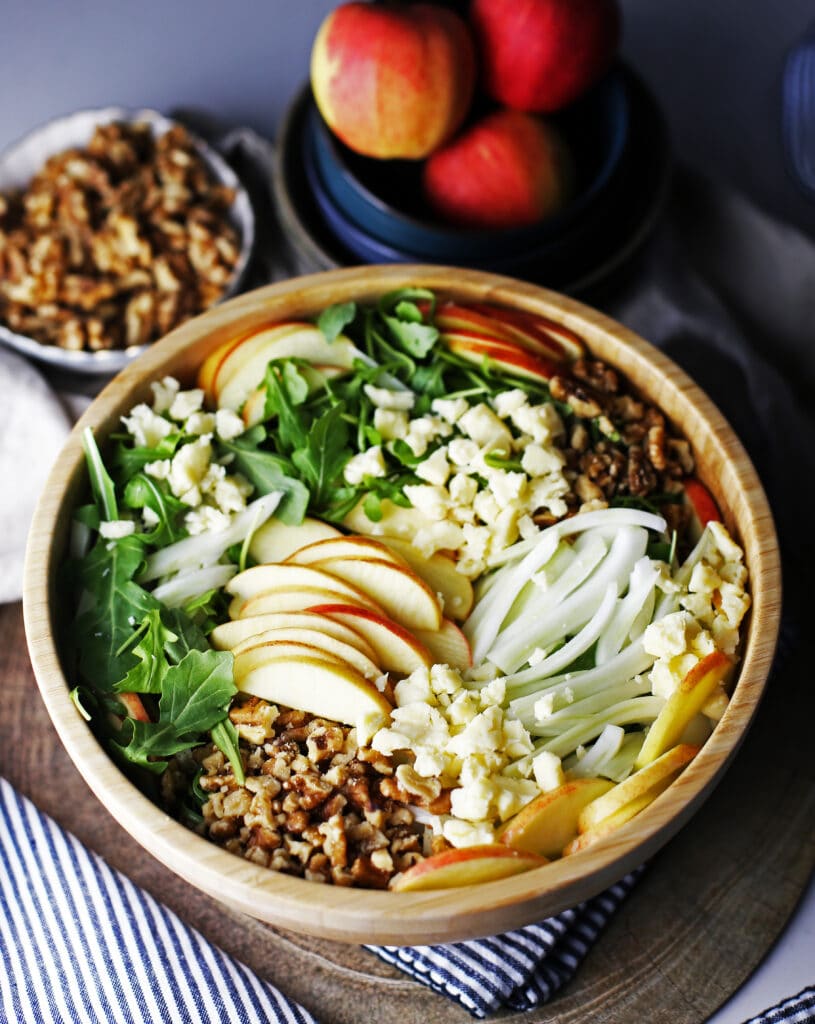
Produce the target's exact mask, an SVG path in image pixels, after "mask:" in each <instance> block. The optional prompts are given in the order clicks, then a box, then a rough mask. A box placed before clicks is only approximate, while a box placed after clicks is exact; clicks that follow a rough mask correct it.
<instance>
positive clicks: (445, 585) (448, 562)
mask: <svg viewBox="0 0 815 1024" xmlns="http://www.w3.org/2000/svg"><path fill="white" fill-rule="evenodd" d="M381 542H382V543H383V544H384V545H386V546H387V547H389V548H390V549H391V550H392V551H395V552H396V554H397V555H400V556H401V557H402V558H403V559H404V560H405V561H406V562H407V564H408V565H409V566H410V567H411V569H413V571H414V572H415V573H417V575H419V576H421V578H422V579H423V580H424V581H425V583H426V584H427V585H428V587H430V589H431V590H432V591H433V593H434V594H441V595H442V599H443V601H444V614H445V615H447V616H448V617H449V618H451V619H458V621H459V622H463V620H464V619H466V618H467V616H468V615H469V614H470V612H471V611H472V607H473V600H474V597H473V585H472V583H471V582H470V580H469V579H468V578H467V577H466V576H463V575H462V574H461V573H460V572H459V571H458V569H456V563H455V561H454V560H453V559H452V558H450V557H448V556H447V555H442V554H439V553H438V552H437V553H436V554H433V555H430V557H427V556H426V555H423V554H422V553H421V552H420V551H417V550H416V548H414V547H413V545H412V544H411V543H410V542H409V541H407V540H404V539H402V538H400V537H382V538H381Z"/></svg>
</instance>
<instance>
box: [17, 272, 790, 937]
mask: <svg viewBox="0 0 815 1024" xmlns="http://www.w3.org/2000/svg"><path fill="white" fill-rule="evenodd" d="M408 282H410V283H411V284H413V285H421V286H424V287H428V288H432V289H435V290H436V291H438V292H443V293H448V294H449V293H453V294H455V293H456V292H458V297H459V298H461V299H463V300H465V301H466V300H467V299H470V300H476V299H479V300H481V301H490V302H494V303H498V304H503V305H510V306H515V307H518V308H522V309H529V310H532V311H535V312H538V313H541V314H543V315H546V316H549V317H550V318H552V319H555V320H557V321H559V322H562V323H564V324H565V325H567V326H569V327H571V328H572V329H574V330H577V331H578V332H580V333H581V334H582V335H583V337H584V338H585V340H586V342H587V344H588V346H589V348H590V349H591V350H592V351H596V352H598V354H599V355H601V356H602V358H604V359H608V361H609V362H611V363H612V364H613V365H617V366H621V365H622V366H624V371H625V373H626V374H627V376H628V377H629V379H630V380H631V381H632V382H633V383H634V385H635V386H639V387H643V390H644V391H645V393H646V394H647V395H648V396H649V397H650V398H651V399H652V400H653V401H655V402H656V403H657V404H658V405H660V407H662V408H665V407H666V406H669V407H670V406H673V407H676V408H680V409H682V412H683V421H682V422H683V427H684V429H685V433H686V436H688V437H689V438H690V437H693V438H694V439H696V438H697V433H698V432H700V436H699V438H698V444H695V447H696V448H697V449H698V448H699V447H700V446H701V445H702V444H704V446H705V458H706V468H707V473H706V474H704V475H705V477H706V479H707V481H708V483H709V485H710V486H711V488H712V489H713V490H714V492H715V497H716V498H717V500H719V502H720V506H721V508H722V511H723V514H724V518H725V521H726V522H730V524H731V525H732V524H733V523H734V522H737V523H738V524H739V534H740V539H741V542H742V544H743V545H744V548H745V554H746V558H747V563H748V565H749V568H750V574H751V594H752V599H753V607H752V610H751V613H750V615H751V617H750V623H749V628H748V631H747V636H746V642H745V644H744V649H743V653H742V658H741V662H740V670H739V677H738V683H737V685H736V687H735V690H734V692H733V695H732V697H731V700H730V703H729V705H728V708H727V710H726V712H725V714H724V716H723V718H722V719H721V721H720V722H719V723H718V725H717V726H716V728H715V730H714V732H713V733H712V735H711V736H710V738H709V739H708V740H707V742H706V743H705V745H704V746H703V748H702V750H701V751H700V753H699V754H698V755H697V757H696V758H695V759H694V761H693V762H691V764H690V765H689V767H688V768H687V769H686V770H685V771H684V772H683V773H682V775H681V776H680V777H679V778H678V780H677V781H676V782H674V783H673V784H672V785H671V786H670V787H669V789H668V790H667V791H666V792H665V793H663V794H662V795H661V796H660V797H659V798H657V800H655V801H654V802H653V803H652V804H651V805H650V806H649V807H647V808H646V809H645V810H643V811H642V812H641V813H640V814H639V815H638V816H637V817H636V818H635V819H633V820H632V821H631V822H629V823H627V824H626V825H624V826H622V827H621V828H620V829H618V830H617V831H616V832H615V833H613V834H612V835H611V836H609V837H607V838H606V839H605V840H601V841H599V842H598V843H596V844H595V845H593V846H592V847H590V848H588V849H587V850H585V851H583V852H581V853H579V854H575V855H573V856H571V857H568V858H564V859H562V860H559V861H554V862H552V863H551V864H549V865H547V866H546V867H542V868H538V869H535V870H533V871H530V872H527V873H525V874H521V875H517V876H515V877H514V878H509V879H504V880H501V881H497V882H489V883H484V884H481V885H478V886H471V887H468V888H460V889H446V890H439V891H436V892H420V893H392V892H375V891H373V892H372V891H367V890H359V889H343V888H339V887H335V886H317V885H315V884H314V883H310V882H307V881H305V880H303V879H298V878H292V877H289V876H285V875H280V874H278V873H276V872H273V871H270V870H268V869H267V868H263V867H260V866H258V865H254V864H251V863H250V862H248V861H246V860H243V859H242V858H239V857H236V856H234V855H233V854H230V853H228V852H227V851H225V850H223V849H221V848H220V847H217V846H215V845H214V844H213V843H210V842H209V841H207V840H205V839H203V838H202V837H199V836H196V835H194V834H193V833H191V832H189V831H188V830H187V829H186V828H185V827H184V826H183V825H181V824H180V823H178V822H176V821H175V820H174V819H172V818H170V816H169V815H168V814H166V813H165V812H164V811H162V810H161V809H160V808H159V807H157V806H156V805H155V804H153V803H152V802H151V801H150V800H149V799H148V798H147V797H146V796H144V795H143V794H142V793H141V792H140V791H139V790H138V789H137V787H136V786H135V784H133V783H131V782H130V781H129V780H128V779H127V778H126V776H125V775H124V774H123V773H122V772H121V771H120V770H119V769H118V767H117V766H116V765H115V764H114V762H113V761H112V760H111V759H110V758H109V756H108V755H107V754H106V753H105V751H104V750H103V748H102V747H101V746H100V745H99V743H98V742H97V741H96V739H95V737H94V736H93V734H92V733H91V731H90V729H89V727H88V725H87V724H86V723H85V721H84V720H83V719H82V718H81V717H80V714H79V712H78V711H77V710H76V708H75V707H74V706H73V704H72V702H71V701H70V700H69V699H67V694H68V683H67V680H66V678H65V675H64V674H63V669H62V666H61V662H60V658H59V654H58V650H57V646H56V639H55V614H54V608H53V602H54V597H55V582H56V569H57V560H58V558H60V557H62V556H63V553H64V546H65V540H66V533H67V521H68V517H67V515H66V512H67V511H68V510H69V509H70V508H71V507H73V505H74V504H75V502H76V500H77V497H78V491H79V488H80V486H81V485H82V482H83V478H84V468H83V453H82V445H81V432H82V430H83V429H84V428H85V427H86V426H90V427H93V428H98V427H100V426H101V425H103V424H104V423H105V421H106V420H107V421H109V422H108V426H107V430H110V426H111V423H114V422H115V419H116V418H117V417H118V416H120V415H122V413H123V412H125V411H127V409H129V408H130V406H131V404H132V403H133V402H134V401H137V400H140V399H141V398H142V397H143V396H146V393H147V392H148V391H149V388H148V383H147V382H148V381H149V380H153V379H157V378H159V377H161V376H163V375H164V374H165V373H167V372H169V371H170V368H171V367H172V369H173V371H174V372H176V373H178V374H180V375H181V376H182V377H183V376H186V375H189V376H190V377H192V375H193V373H194V370H195V368H196V367H197V366H198V365H199V364H200V362H201V361H202V359H203V358H204V357H205V356H206V354H207V353H208V351H211V350H212V349H213V348H214V347H215V346H216V345H217V344H218V342H219V341H220V340H223V338H224V336H225V335H226V334H227V333H231V332H234V331H235V330H241V329H243V328H244V326H245V325H247V324H257V323H260V322H262V321H263V320H266V321H268V320H270V319H275V318H278V317H282V316H297V315H300V316H306V315H308V314H309V313H314V312H316V311H317V310H319V309H321V308H323V307H324V306H326V305H329V304H330V303H332V302H335V301H346V300H348V299H350V298H356V299H357V300H358V301H368V300H370V299H372V298H374V297H375V296H377V295H379V294H381V293H382V292H384V291H388V290H391V289H392V288H395V287H399V286H400V285H404V284H406V283H408ZM298 311H299V312H298ZM598 350H599V351H598ZM780 587H781V570H780V558H779V549H778V542H777V537H776V533H775V527H774V523H773V518H772V514H771V511H770V508H769V504H768V502H767V498H766V496H765V494H764V491H763V488H762V486H761V482H760V480H759V478H758V475H757V474H756V471H755V469H754V467H753V465H752V463H751V462H750V460H749V458H748V457H747V455H746V453H745V451H744V448H743V447H742V445H741V442H740V441H739V440H738V438H737V437H736V435H735V434H734V432H733V430H732V428H731V427H730V426H729V425H728V423H727V422H726V420H725V419H724V417H723V416H722V414H721V413H720V412H719V411H718V409H717V408H716V407H715V405H714V404H713V402H712V401H711V400H710V399H709V398H708V397H707V395H706V394H705V393H704V392H703V391H702V390H701V388H699V387H698V386H697V385H696V384H694V383H693V382H692V381H691V379H690V378H689V377H688V376H687V375H686V374H685V373H684V371H682V370H680V369H679V368H678V367H677V366H676V364H674V363H673V362H672V360H670V359H669V358H668V357H667V356H666V355H665V354H664V353H662V352H661V351H660V350H658V349H656V348H655V347H654V346H652V345H651V344H650V343H648V342H646V341H645V340H644V339H642V338H640V337H639V336H638V335H636V334H634V333H633V332H632V331H630V330H628V329H627V328H625V327H623V326H622V325H620V324H618V323H616V322H615V321H613V320H612V319H610V318H609V317H606V316H605V315H603V314H601V313H598V312H596V311H595V310H593V309H590V308H589V307H587V306H584V305H583V304H581V303H579V302H577V301H576V300H574V299H571V298H567V297H565V296H561V295H559V294H557V293H554V292H552V291H549V290H547V289H544V288H541V287H540V286H537V285H532V284H528V283H525V282H521V281H517V280H515V279H513V278H508V277H504V276H500V275H496V274H487V273H483V272H479V271H472V270H461V269H459V268H451V267H439V266H434V265H423V264H416V265H411V264H407V265H402V264H400V265H398V266H392V265H385V266H379V267H377V266H375V267H355V268H346V269H340V270H334V271H328V272H323V273H319V274H313V275H309V276H306V277H301V278H293V279H290V280H287V281H284V282H281V283H278V284H273V285H268V286H266V287H264V288H260V289H257V290H256V291H254V292H249V293H247V294H245V295H242V296H239V297H238V298H235V299H233V300H231V301H230V302H228V303H225V304H224V305H221V306H217V307H214V308H213V309H211V310H209V311H208V312H206V313H205V314H202V315H201V316H199V317H196V318H195V319H193V320H190V321H188V322H187V323H185V324H183V325H181V326H180V327H178V328H176V329H175V330H174V331H173V332H172V333H171V334H170V335H168V336H167V337H166V338H164V339H163V340H161V341H159V342H157V343H155V344H154V345H153V346H152V347H151V348H150V349H149V350H148V351H147V352H146V353H145V354H144V355H142V356H141V357H140V359H139V360H138V361H137V362H135V363H131V364H130V365H128V366H127V367H126V369H125V370H124V371H123V372H122V373H121V374H120V375H119V376H118V377H117V378H116V379H115V380H114V381H113V382H111V383H110V384H108V386H107V387H106V388H105V389H104V390H103V391H102V392H101V394H100V395H99V397H98V398H97V399H96V400H95V401H94V402H93V403H92V405H91V406H90V407H89V408H88V410H87V411H86V412H85V414H84V415H83V416H82V418H81V419H80V420H79V422H78V423H77V425H76V426H75V428H74V430H73V431H72V433H71V435H70V437H69V438H68V441H67V442H66V445H65V447H64V449H63V451H62V453H61V455H60V457H59V459H58V461H57V463H56V465H55V466H54V468H53V470H52V472H51V474H50V477H49V480H48V483H47V484H46V487H45V490H44V492H43V495H42V497H41V498H40V501H39V504H38V506H37V508H36V511H35V514H34V519H33V523H32V528H31V532H30V535H29V542H28V547H27V552H26V565H25V577H24V595H23V609H24V620H25V629H26V637H27V642H28V647H29V653H30V656H31V661H32V665H33V668H34V673H35V676H36V679H37V683H38V686H39V688H40V692H41V694H42V697H43V700H44V702H45V704H46V707H47V709H48V712H49V715H50V716H51V719H52V721H53V723H54V726H55V728H56V730H57V732H58V734H59V736H60V738H61V740H62V742H63V744H64V745H65V747H66V749H67V751H68V753H69V756H70V757H71V759H72V760H73V762H74V764H75V765H76V767H77V768H78V770H79V771H80V773H81V774H82V775H83V776H84V778H85V780H86V781H87V782H88V784H89V785H90V786H91V788H92V789H93V790H94V792H96V794H97V795H98V796H100V799H102V798H103V797H104V805H105V807H106V809H107V810H108V811H109V812H110V813H111V814H112V815H113V816H114V817H115V818H116V819H117V821H118V822H119V823H120V824H121V825H122V826H123V827H124V828H125V829H126V830H127V831H128V832H130V834H131V835H132V836H133V837H134V838H135V839H136V840H137V841H138V842H139V843H140V844H141V845H142V846H145V847H146V849H148V850H149V852H150V853H152V854H153V856H155V857H156V858H157V859H158V860H160V861H161V862H162V863H163V864H165V865H166V866H167V867H168V868H170V869H171V870H172V871H174V872H175V873H177V874H179V875H181V876H182V877H183V878H185V879H186V880H187V881H189V882H190V883H191V884H193V885H195V886H196V887H198V888H200V889H202V890H203V891H205V892H207V893H208V894H209V895H211V896H213V897H215V898H216V899H218V900H220V901H222V902H224V903H226V904H228V905H229V906H230V907H232V908H233V909H237V910H240V911H242V912H244V913H246V914H248V915H250V916H252V917H256V918H259V919H260V920H263V921H266V922H268V923H270V924H274V925H276V926H280V927H284V928H289V929H291V930H293V931H297V932H302V933H306V934H311V935H317V936H322V937H325V938H329V939H333V940H338V941H344V942H354V943H371V942H377V943H389V944H395V945H406V944H413V943H428V942H440V941H452V940H459V939H465V938H472V937H475V936H482V935H487V934H494V933H495V932H497V931H505V930H507V929H509V928H516V927H520V926H522V925H525V924H528V923H530V922H532V921H539V920H541V919H542V918H544V917H548V916H550V915H552V914H554V913H558V912H560V911H562V910H564V909H566V908H567V907H570V906H573V905H574V904H576V903H578V902H581V901H583V900H585V899H588V898H590V897H591V896H593V895H596V894H597V893H599V892H601V891H602V890H603V889H605V888H607V887H608V886H609V885H611V884H613V883H614V882H616V881H618V880H619V879H620V878H621V877H622V876H623V875H625V874H626V873H627V872H628V871H630V870H632V869H633V868H635V867H637V866H638V865H639V864H641V863H642V862H644V861H645V860H647V859H648V858H649V857H650V856H651V855H652V854H654V853H655V852H656V851H657V850H658V849H659V848H660V847H661V846H662V845H663V844H664V843H665V842H667V841H668V839H670V837H671V836H672V835H674V834H675V833H676V832H677V831H678V830H679V829H680V828H681V827H682V826H683V825H684V824H685V823H686V822H687V821H688V819H689V818H690V817H691V815H692V814H693V813H694V811H695V810H696V809H697V808H698V807H699V806H700V805H701V803H702V802H703V801H704V799H705V798H706V796H707V795H708V794H709V792H710V791H711V789H712V788H713V785H714V784H715V783H716V782H717V781H718V779H719V778H720V777H721V774H722V772H723V771H724V769H725V767H726V765H727V764H728V762H729V761H730V759H731V758H732V757H733V756H734V754H735V752H736V750H737V749H738V746H739V745H740V743H741V741H742V740H743V738H744V735H745V732H746V730H747V728H748V726H749V724H750V722H751V720H752V718H753V716H754V714H755V712H756V709H757V707H758V704H759V701H760V698H761V695H762V693H763V691H764V688H765V685H766V682H767V677H768V674H769V670H770V667H771V663H772V659H773V654H774V651H775V645H776V640H777V635H778V629H779V623H780V610H781V596H780ZM759 624H760V629H759Z"/></svg>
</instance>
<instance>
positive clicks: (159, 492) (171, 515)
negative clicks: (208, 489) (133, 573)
mask: <svg viewBox="0 0 815 1024" xmlns="http://www.w3.org/2000/svg"><path fill="white" fill-rule="evenodd" d="M124 501H125V505H127V507H128V508H132V509H145V508H149V509H150V511H151V512H153V513H155V515H157V516H158V522H157V523H156V525H155V527H154V528H153V529H152V530H151V531H150V532H149V533H147V534H145V535H144V539H145V540H146V541H147V543H148V544H152V545H154V546H155V547H166V545H168V544H172V543H174V542H175V541H177V540H180V539H181V538H182V537H184V536H185V535H186V532H187V531H186V530H185V529H184V527H183V526H181V525H180V524H179V520H180V517H181V515H182V514H183V513H185V512H188V511H189V507H188V506H187V505H185V504H184V502H183V501H179V499H178V498H176V497H175V496H174V495H173V494H170V492H169V491H168V490H166V488H163V487H162V486H161V485H160V484H159V482H158V481H157V480H153V479H152V477H149V476H148V475H147V474H146V473H137V474H136V475H135V476H134V477H131V479H130V480H129V481H128V482H127V486H126V487H125V493H124Z"/></svg>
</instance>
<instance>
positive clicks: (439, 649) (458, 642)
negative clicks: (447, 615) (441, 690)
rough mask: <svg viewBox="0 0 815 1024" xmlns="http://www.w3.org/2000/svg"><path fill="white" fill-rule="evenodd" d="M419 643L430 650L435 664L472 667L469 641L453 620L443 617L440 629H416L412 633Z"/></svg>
mask: <svg viewBox="0 0 815 1024" xmlns="http://www.w3.org/2000/svg"><path fill="white" fill-rule="evenodd" d="M414 635H415V637H416V639H417V640H418V641H419V643H420V644H424V646H425V647H426V648H427V649H428V651H430V653H431V655H432V656H433V661H434V662H435V663H436V664H437V665H449V666H450V667H451V668H457V669H460V670H461V671H462V672H463V671H465V669H468V668H472V665H473V652H472V648H471V647H470V641H469V640H468V639H467V637H466V636H465V635H464V634H463V633H462V632H461V630H460V629H459V628H458V626H457V625H456V624H455V622H451V621H450V620H449V619H445V620H444V621H443V622H442V624H441V629H438V630H424V629H417V630H416V631H415V633H414Z"/></svg>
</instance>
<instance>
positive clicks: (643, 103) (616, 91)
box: [274, 66, 670, 294]
mask: <svg viewBox="0 0 815 1024" xmlns="http://www.w3.org/2000/svg"><path fill="white" fill-rule="evenodd" d="M556 123H557V127H558V128H559V129H560V131H561V133H562V135H563V136H564V138H565V140H566V142H567V144H568V146H569V148H570V150H571V153H572V155H573V159H574V165H575V177H576V186H575V191H574V195H573V198H572V200H571V202H570V203H569V204H568V205H567V206H566V207H565V208H564V209H563V210H562V211H560V212H559V213H558V214H557V215H556V216H553V217H551V218H548V219H547V220H544V221H541V222H540V223H539V224H535V225H531V226H529V227H523V228H516V229H506V230H491V231H473V230H465V229H461V228H455V227H450V226H447V225H444V224H442V223H440V222H439V220H438V219H434V218H433V217H432V215H431V214H430V213H429V211H428V210H427V208H426V207H425V206H424V204H423V202H422V190H421V164H420V163H418V162H413V161H398V160H388V161H385V160H374V159H370V158H366V157H362V156H360V155H358V154H356V153H354V152H353V151H351V150H350V149H348V148H347V147H346V146H344V145H343V144H342V143H341V142H339V140H338V139H337V138H336V137H335V136H334V135H333V134H332V133H331V131H330V130H329V129H328V127H327V126H326V124H325V122H324V121H323V120H322V118H321V117H320V114H319V112H318V110H317V108H316V106H315V104H314V101H313V99H312V97H311V93H310V91H309V90H308V89H307V88H306V89H303V90H302V91H301V92H300V93H299V95H298V96H297V97H296V99H295V101H294V102H293V104H292V106H291V108H290V110H289V113H288V116H287V118H286V121H285V123H284V126H283V129H282V131H281V134H280V137H279V140H278V142H279V148H278V159H277V166H276V175H275V183H274V185H275V192H276V198H277V204H278V209H279V213H280V217H281V221H282V224H283V227H284V230H285V232H286V234H287V237H288V240H289V242H290V244H291V246H292V248H293V250H294V253H295V256H296V262H297V264H298V270H300V271H301V272H311V271H314V270H322V269H327V268H331V267H336V266H344V265H348V264H353V263H425V262H434V263H448V264H455V265H459V266H466V267H472V268H474V269H480V270H490V271H497V272H501V273H506V274H512V275H514V276H516V277H521V278H526V279H527V280H532V281H536V282H539V283H542V284H545V285H548V286H549V287H552V288H556V289H558V290H560V291H568V292H571V293H573V294H576V293H581V294H582V293H585V292H587V291H589V290H591V289H592V288H593V287H594V286H595V285H598V284H600V283H601V282H603V281H605V280H606V279H608V278H609V277H610V276H611V275H612V274H613V273H614V272H615V271H618V270H620V269H621V268H622V267H623V266H624V265H627V264H628V263H629V262H630V260H631V257H632V256H633V255H634V254H635V253H636V252H637V251H638V250H639V249H640V248H641V246H642V244H643V242H644V241H645V239H646V238H647V237H648V235H649V234H650V231H651V229H652V227H653V226H654V224H655V222H656V220H657V216H658V213H659V211H660V209H661V207H662V204H663V201H664V198H665V194H666V184H667V180H668V174H669V167H670V150H669V145H668V139H667V135H666V132H665V127H664V123H663V120H662V117H661V115H660V113H659V110H658V108H657V106H656V104H655V103H654V101H653V99H652V98H651V96H650V95H649V94H648V93H647V91H646V90H645V88H644V87H643V85H642V84H641V83H640V81H639V80H638V79H637V78H636V77H635V76H634V75H633V74H632V73H631V72H630V71H629V70H628V69H626V68H625V67H622V66H619V67H617V68H615V69H614V71H612V73H610V74H609V75H608V76H607V77H606V78H605V79H604V80H603V81H602V82H601V83H600V84H599V85H598V86H596V87H595V88H594V89H593V90H592V91H591V92H590V93H589V94H587V95H586V96H585V97H584V98H583V99H581V100H580V101H579V102H578V103H576V104H574V105H572V106H571V107H570V108H568V109H567V110H565V111H563V112H562V113H561V114H559V115H558V117H557V119H556Z"/></svg>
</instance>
